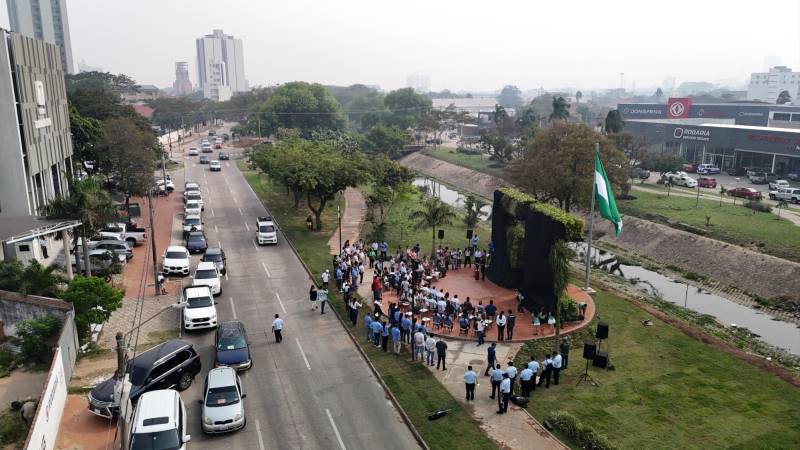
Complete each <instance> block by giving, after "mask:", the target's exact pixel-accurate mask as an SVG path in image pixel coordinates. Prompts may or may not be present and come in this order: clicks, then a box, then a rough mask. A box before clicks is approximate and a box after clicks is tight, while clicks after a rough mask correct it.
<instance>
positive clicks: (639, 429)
mask: <svg viewBox="0 0 800 450" xmlns="http://www.w3.org/2000/svg"><path fill="white" fill-rule="evenodd" d="M596 301H597V305H598V310H599V314H600V316H601V317H602V319H603V320H605V321H607V322H608V323H609V329H610V333H609V334H610V339H609V341H608V342H609V343H610V347H609V345H607V344H604V345H603V347H604V348H603V349H604V350H606V349H609V348H610V360H611V363H612V364H613V365H614V366H615V370H613V371H607V370H601V369H598V368H591V367H590V369H589V371H590V374H591V376H592V377H593V378H594V379H595V380H596V381H597V382H598V383H599V384H600V387H596V388H595V387H592V386H590V385H588V384H581V385H580V386H577V387H576V386H575V383H576V381H577V379H578V376H580V375H581V374H582V373H583V370H584V367H585V361H584V360H582V359H581V353H582V342H583V337H582V335H580V334H579V335H576V336H573V337H572V340H571V343H572V349H571V350H570V362H569V370H567V371H566V372H562V376H561V381H562V382H561V384H560V385H559V386H558V387H555V388H554V387H553V386H551V387H550V389H541V390H539V389H537V390H536V392H535V393H534V394H533V397H532V399H531V403H530V405H531V406H529V410H530V412H531V413H532V414H533V415H534V416H535V417H537V418H538V419H540V420H543V419H546V418H548V417H549V415H550V414H551V413H553V412H555V411H559V410H563V411H567V412H569V413H571V414H572V415H574V416H576V417H577V418H578V419H579V420H580V421H581V422H582V423H584V424H585V425H590V426H592V427H593V428H594V429H595V430H596V431H598V432H600V433H601V434H603V435H605V436H606V437H607V438H608V439H609V441H611V443H612V444H614V445H616V446H618V447H620V448H723V447H725V448H742V449H746V448H797V444H798V442H800V427H798V426H797V424H798V423H800V390H798V389H797V388H795V387H793V386H791V385H789V384H788V383H786V382H784V381H782V380H780V379H778V378H776V377H773V376H771V375H769V374H767V373H764V372H762V371H760V370H759V369H757V368H755V367H753V366H751V365H749V364H747V363H744V362H742V361H740V360H738V359H736V358H735V357H733V356H730V355H728V354H726V353H723V352H722V351H719V350H717V349H715V348H713V347H711V346H709V345H706V344H704V343H702V342H700V341H697V340H695V339H692V338H690V337H688V336H686V335H685V334H683V333H682V332H681V331H679V330H678V329H676V328H674V327H672V326H670V325H667V324H665V323H664V322H661V321H659V320H657V319H653V322H654V326H651V327H645V326H643V325H641V321H642V320H644V319H648V318H652V317H651V316H650V315H649V314H648V313H647V312H645V311H644V310H642V309H640V308H639V307H637V306H635V305H633V304H631V303H630V302H628V301H626V300H624V299H622V298H619V297H616V296H614V295H611V294H609V293H607V292H603V291H598V295H597V300H596ZM589 332H590V331H588V330H587V331H584V332H583V336H586V335H587V334H588V333H589ZM548 341H549V342H545V341H531V342H528V343H526V344H525V347H524V348H523V350H522V351H521V352H520V353H519V354H518V358H517V363H522V362H523V360H524V361H527V360H528V358H529V356H530V354H531V353H534V354H536V356H537V357H539V358H540V357H541V355H542V354H543V353H544V352H545V350H551V349H552V345H553V344H554V341H553V340H552V339H551V340H548ZM573 444H574V443H573ZM573 446H574V445H573Z"/></svg>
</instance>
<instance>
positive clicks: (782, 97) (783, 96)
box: [775, 91, 792, 105]
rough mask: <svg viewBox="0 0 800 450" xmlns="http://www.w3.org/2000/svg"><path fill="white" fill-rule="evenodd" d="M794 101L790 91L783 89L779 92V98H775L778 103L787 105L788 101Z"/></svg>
mask: <svg viewBox="0 0 800 450" xmlns="http://www.w3.org/2000/svg"><path fill="white" fill-rule="evenodd" d="M791 101H792V96H791V95H790V94H789V91H781V93H780V94H778V99H777V100H775V103H776V104H778V105H785V104H786V103H790V102H791Z"/></svg>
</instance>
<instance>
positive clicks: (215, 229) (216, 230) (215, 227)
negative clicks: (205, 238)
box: [214, 225, 221, 247]
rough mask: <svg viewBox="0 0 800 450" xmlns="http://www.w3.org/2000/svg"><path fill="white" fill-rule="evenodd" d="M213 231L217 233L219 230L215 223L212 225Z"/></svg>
mask: <svg viewBox="0 0 800 450" xmlns="http://www.w3.org/2000/svg"><path fill="white" fill-rule="evenodd" d="M214 233H219V230H218V229H217V226H216V225H214ZM220 247H221V246H220Z"/></svg>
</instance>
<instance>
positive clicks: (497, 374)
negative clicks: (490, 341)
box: [489, 364, 504, 399]
mask: <svg viewBox="0 0 800 450" xmlns="http://www.w3.org/2000/svg"><path fill="white" fill-rule="evenodd" d="M503 375H504V374H503V369H501V368H500V364H498V365H496V366H495V368H494V369H493V370H492V395H491V397H489V398H491V399H494V394H495V391H497V393H498V394H499V393H500V382H501V381H503ZM501 397H502V396H501Z"/></svg>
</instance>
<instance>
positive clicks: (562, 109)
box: [550, 97, 569, 122]
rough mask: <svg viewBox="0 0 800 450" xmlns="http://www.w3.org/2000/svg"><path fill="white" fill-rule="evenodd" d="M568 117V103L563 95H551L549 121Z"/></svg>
mask: <svg viewBox="0 0 800 450" xmlns="http://www.w3.org/2000/svg"><path fill="white" fill-rule="evenodd" d="M568 118H569V103H567V101H566V100H564V97H553V112H551V113H550V121H551V122H552V121H554V120H567V119H568Z"/></svg>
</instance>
